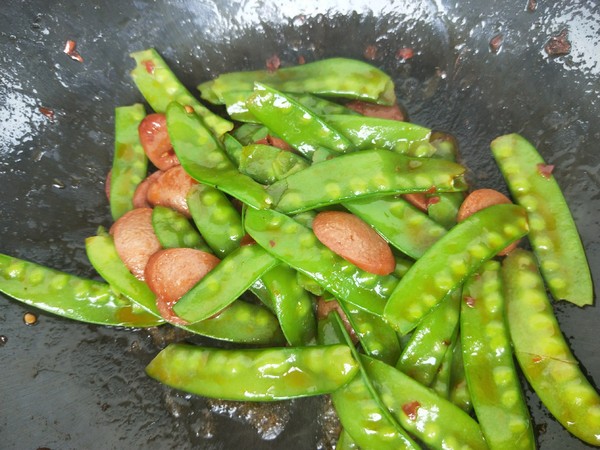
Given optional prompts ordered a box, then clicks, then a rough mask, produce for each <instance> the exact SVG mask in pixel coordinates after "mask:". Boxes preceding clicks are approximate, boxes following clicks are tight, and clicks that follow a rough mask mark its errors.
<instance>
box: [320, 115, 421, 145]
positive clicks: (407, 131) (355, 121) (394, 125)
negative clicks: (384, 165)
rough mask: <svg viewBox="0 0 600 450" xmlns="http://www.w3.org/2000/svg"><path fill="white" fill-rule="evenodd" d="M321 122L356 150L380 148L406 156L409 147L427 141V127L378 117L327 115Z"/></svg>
mask: <svg viewBox="0 0 600 450" xmlns="http://www.w3.org/2000/svg"><path fill="white" fill-rule="evenodd" d="M323 120H324V121H325V122H326V123H328V124H330V125H331V126H332V127H333V128H335V129H336V130H338V131H339V132H340V133H342V134H343V135H344V136H346V137H347V138H348V139H350V141H351V142H352V144H353V146H354V148H355V149H356V150H367V149H371V148H383V149H386V150H392V151H395V152H397V153H402V154H405V153H407V152H408V150H409V148H410V147H413V146H418V145H420V144H424V143H427V142H428V141H429V135H430V134H431V130H430V129H429V128H425V127H422V126H420V125H416V124H414V123H409V122H400V121H398V120H388V119H379V118H377V117H366V116H352V115H346V114H330V115H326V116H323Z"/></svg>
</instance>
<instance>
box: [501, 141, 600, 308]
mask: <svg viewBox="0 0 600 450" xmlns="http://www.w3.org/2000/svg"><path fill="white" fill-rule="evenodd" d="M491 147H492V153H493V154H494V158H496V162H497V163H498V166H499V167H500V170H501V171H502V174H503V175H504V177H505V178H506V182H507V184H508V188H509V189H510V192H511V194H512V196H513V198H514V199H515V202H516V203H518V204H519V205H521V206H523V207H524V208H525V209H526V210H527V215H528V217H529V224H530V227H531V231H530V235H529V238H530V241H531V246H532V248H533V251H534V253H535V256H536V257H537V259H538V261H539V264H540V269H541V272H542V275H543V276H544V279H545V280H546V284H547V285H548V289H549V290H550V292H551V293H552V295H553V296H554V298H555V299H558V300H567V301H569V302H572V303H575V304H576V305H579V306H583V305H591V304H592V303H593V301H594V292H593V287H592V277H591V274H590V268H589V266H588V263H587V260H586V256H585V251H584V249H583V245H582V243H581V238H580V237H579V233H578V232H577V227H576V226H575V222H574V221H573V217H572V216H571V212H570V211H569V207H568V206H567V202H566V201H565V198H564V196H563V194H562V192H561V190H560V187H559V186H558V183H557V182H556V180H555V179H554V177H553V176H552V175H550V174H545V172H544V167H545V162H544V160H543V159H542V157H541V156H540V154H539V153H538V152H537V150H536V149H535V147H534V146H533V145H531V144H530V143H529V142H528V141H527V140H525V138H523V137H522V136H519V135H518V134H509V135H506V136H501V137H499V138H497V139H495V140H494V141H492V144H491ZM566 261H568V264H565V262H566Z"/></svg>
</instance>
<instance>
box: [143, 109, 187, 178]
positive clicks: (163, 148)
mask: <svg viewBox="0 0 600 450" xmlns="http://www.w3.org/2000/svg"><path fill="white" fill-rule="evenodd" d="M138 133H139V135H140V142H141V144H142V147H144V151H145V152H146V155H147V156H148V159H149V160H150V161H152V164H154V165H155V166H156V167H157V168H158V169H160V170H168V169H170V168H171V167H173V166H175V165H177V164H179V160H178V159H177V155H176V154H175V151H174V150H173V146H172V145H171V139H170V138H169V133H167V117H166V116H165V115H164V114H149V115H147V116H146V117H144V119H143V120H142V121H141V122H140V126H139V127H138Z"/></svg>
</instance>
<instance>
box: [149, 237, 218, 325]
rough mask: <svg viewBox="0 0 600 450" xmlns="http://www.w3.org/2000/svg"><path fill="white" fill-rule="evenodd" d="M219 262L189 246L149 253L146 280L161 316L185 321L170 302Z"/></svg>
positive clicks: (176, 321) (171, 320) (171, 319)
mask: <svg viewBox="0 0 600 450" xmlns="http://www.w3.org/2000/svg"><path fill="white" fill-rule="evenodd" d="M219 262H220V260H219V258H217V257H216V256H214V255H211V254H210V253H206V252H203V251H200V250H195V249H193V248H170V249H167V250H161V251H159V252H156V253H155V254H154V255H152V256H151V257H150V260H149V261H148V264H147V265H146V271H145V272H146V283H148V287H149V288H150V289H151V290H152V292H154V293H155V294H156V306H157V308H158V311H159V312H160V314H161V316H163V317H164V318H165V319H166V320H167V321H169V322H173V323H178V324H185V323H186V322H185V321H184V320H183V319H181V318H179V317H178V316H177V315H176V314H175V313H174V312H173V305H175V303H177V301H178V300H179V299H180V298H181V297H183V295H184V294H185V293H186V292H187V291H189V290H190V289H191V288H192V287H193V286H194V285H195V284H196V283H198V281H200V280H201V279H202V278H203V277H204V275H206V274H207V273H208V272H210V271H211V270H212V269H214V268H215V266H216V265H217V264H219Z"/></svg>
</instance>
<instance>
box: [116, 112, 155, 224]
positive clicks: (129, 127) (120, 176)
mask: <svg viewBox="0 0 600 450" xmlns="http://www.w3.org/2000/svg"><path fill="white" fill-rule="evenodd" d="M145 115H146V111H145V110H144V106H143V105H141V104H139V103H136V104H135V105H132V106H122V107H120V108H116V109H115V154H114V157H113V164H112V170H111V172H110V198H109V203H110V213H111V215H112V218H113V220H117V219H118V218H119V217H121V216H122V215H123V214H125V213H126V212H128V211H130V210H132V209H133V194H134V192H135V188H136V187H137V185H138V184H140V182H141V181H142V180H143V179H144V178H145V177H146V173H147V172H148V158H147V157H146V153H145V152H144V148H143V147H142V144H141V143H140V137H139V133H138V127H139V125H140V122H141V121H142V119H143V118H144V116H145Z"/></svg>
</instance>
